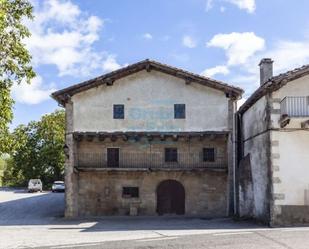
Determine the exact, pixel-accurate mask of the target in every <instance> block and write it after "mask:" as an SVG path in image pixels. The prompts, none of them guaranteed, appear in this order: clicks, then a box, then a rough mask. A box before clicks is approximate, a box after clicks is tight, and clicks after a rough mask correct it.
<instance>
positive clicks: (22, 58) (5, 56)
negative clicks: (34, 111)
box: [0, 0, 35, 152]
mask: <svg viewBox="0 0 309 249" xmlns="http://www.w3.org/2000/svg"><path fill="white" fill-rule="evenodd" d="M32 11H33V7H32V5H31V4H30V2H29V1H27V0H0V110H1V111H0V152H3V151H7V150H8V148H9V146H8V145H9V142H10V139H9V136H8V124H9V123H10V122H11V120H12V118H13V112H12V106H13V103H14V101H13V99H12V97H11V88H12V85H13V84H14V83H16V84H20V83H21V82H22V81H26V82H27V83H30V80H31V79H32V78H33V77H34V76H35V73H34V71H33V68H32V67H31V64H30V62H31V56H30V54H29V52H28V51H27V49H26V47H25V44H24V43H23V39H25V38H26V37H29V36H30V32H29V30H28V29H27V27H26V26H25V25H23V23H22V22H23V20H24V19H25V18H29V19H32V18H33V16H32Z"/></svg>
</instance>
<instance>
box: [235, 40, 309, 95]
mask: <svg viewBox="0 0 309 249" xmlns="http://www.w3.org/2000/svg"><path fill="white" fill-rule="evenodd" d="M262 58H272V59H273V60H274V75H278V74H280V73H284V72H286V71H289V70H292V69H294V68H296V67H300V66H302V65H305V64H309V40H307V39H305V40H302V41H286V40H279V41H277V42H276V43H274V44H273V46H272V48H268V49H266V50H265V51H262V52H260V53H257V54H256V55H254V56H253V57H252V58H250V59H249V60H248V61H247V63H246V64H243V65H241V67H239V69H240V71H239V72H237V73H236V74H234V75H233V77H231V78H230V81H231V82H232V83H233V84H235V85H239V86H241V87H243V88H244V89H245V90H246V96H249V95H250V94H251V93H252V92H253V91H255V90H256V89H257V87H258V86H259V85H260V84H259V81H260V79H259V67H258V64H259V62H260V60H261V59H262Z"/></svg>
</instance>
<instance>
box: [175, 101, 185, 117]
mask: <svg viewBox="0 0 309 249" xmlns="http://www.w3.org/2000/svg"><path fill="white" fill-rule="evenodd" d="M174 118H175V119H184V118H186V105H185V104H175V105H174Z"/></svg>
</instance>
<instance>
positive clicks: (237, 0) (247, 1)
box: [206, 0, 256, 13]
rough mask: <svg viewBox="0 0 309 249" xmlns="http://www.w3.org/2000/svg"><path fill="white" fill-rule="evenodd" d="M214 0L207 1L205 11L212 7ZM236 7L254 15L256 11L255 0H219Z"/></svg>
mask: <svg viewBox="0 0 309 249" xmlns="http://www.w3.org/2000/svg"><path fill="white" fill-rule="evenodd" d="M214 1H215V0H207V2H206V11H208V10H210V9H211V8H212V7H213V5H214ZM221 2H228V3H231V4H234V5H236V6H237V7H238V8H239V9H241V10H246V11H247V12H248V13H254V11H255V9H256V4H255V0H221Z"/></svg>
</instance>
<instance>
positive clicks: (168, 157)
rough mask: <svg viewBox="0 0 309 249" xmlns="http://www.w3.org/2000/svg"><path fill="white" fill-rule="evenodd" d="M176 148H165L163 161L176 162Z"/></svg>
mask: <svg viewBox="0 0 309 249" xmlns="http://www.w3.org/2000/svg"><path fill="white" fill-rule="evenodd" d="M177 161H178V156H177V148H165V162H177Z"/></svg>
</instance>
